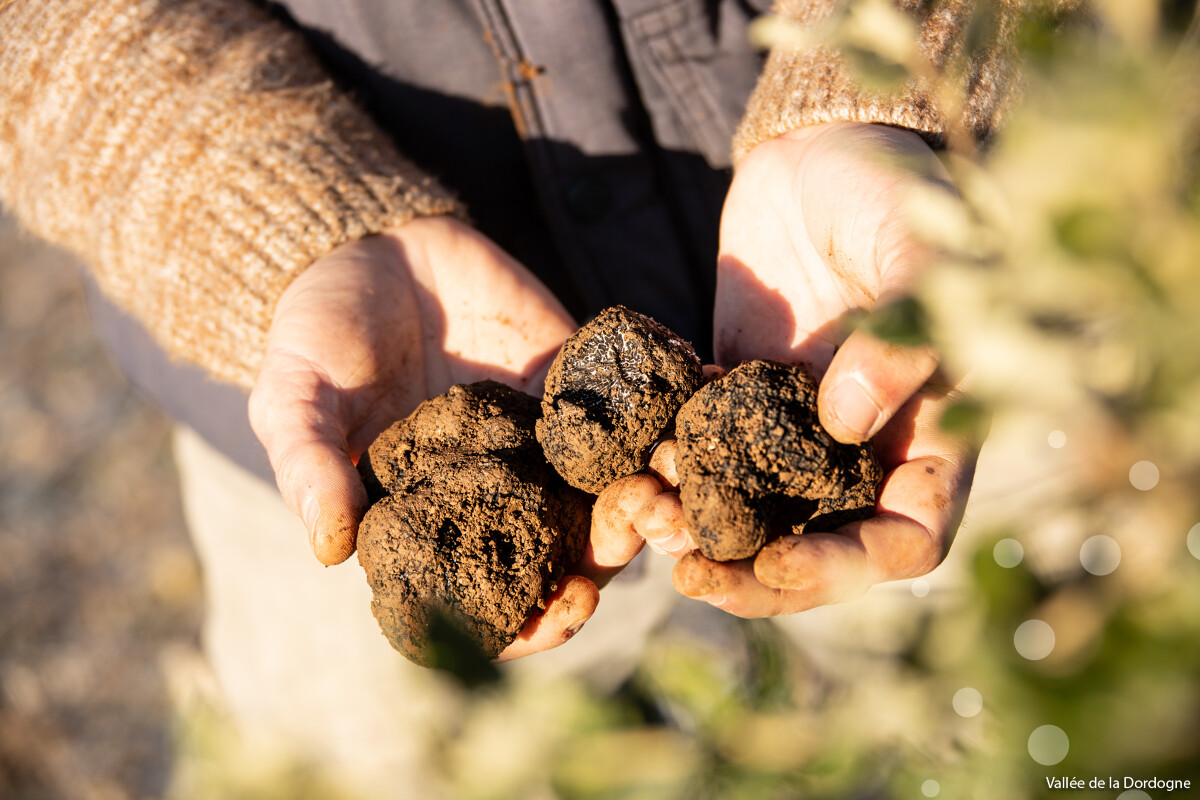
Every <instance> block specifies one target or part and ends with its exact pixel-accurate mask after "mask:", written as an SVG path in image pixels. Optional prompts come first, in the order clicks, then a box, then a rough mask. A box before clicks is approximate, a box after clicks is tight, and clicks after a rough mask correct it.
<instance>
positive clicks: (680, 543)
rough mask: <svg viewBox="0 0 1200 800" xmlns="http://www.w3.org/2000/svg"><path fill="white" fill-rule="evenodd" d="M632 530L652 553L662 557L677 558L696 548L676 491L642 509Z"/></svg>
mask: <svg viewBox="0 0 1200 800" xmlns="http://www.w3.org/2000/svg"><path fill="white" fill-rule="evenodd" d="M633 529H634V530H635V531H637V533H638V534H639V535H640V536H641V537H642V538H643V539H645V540H646V544H648V545H650V549H651V550H653V551H654V552H656V553H660V554H662V555H667V556H671V557H672V558H676V559H678V558H680V557H681V556H683V555H684V554H685V553H687V552H689V551H691V550H695V549H696V544H695V543H694V542H693V541H692V537H691V535H690V534H689V533H688V530H687V525H686V524H685V523H684V519H683V503H681V502H680V500H679V495H678V494H676V493H675V492H663V493H662V494H660V495H657V496H655V497H653V498H652V499H651V500H650V501H649V502H648V503H646V504H645V505H644V506H642V509H641V510H640V511H639V512H638V513H637V516H636V517H635V518H634V521H633Z"/></svg>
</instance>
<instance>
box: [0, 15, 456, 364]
mask: <svg viewBox="0 0 1200 800" xmlns="http://www.w3.org/2000/svg"><path fill="white" fill-rule="evenodd" d="M0 76H3V79H0V203H2V204H3V205H4V206H5V207H7V208H8V209H9V210H10V211H11V212H12V213H13V214H15V215H16V216H17V218H18V219H19V220H20V221H21V222H22V224H23V225H24V226H25V227H26V228H28V229H29V230H31V231H32V232H34V233H35V234H37V235H39V236H41V237H43V238H45V239H47V240H49V241H52V242H54V243H57V244H59V245H62V246H65V247H66V248H68V249H70V250H72V251H74V252H75V253H77V254H78V255H80V256H81V257H82V258H83V259H84V260H85V261H86V262H88V263H89V264H90V265H91V266H92V267H93V268H94V270H95V273H96V276H97V280H98V282H99V284H100V285H101V287H102V288H103V289H104V290H105V292H106V293H107V294H108V295H109V296H110V297H112V298H113V299H114V300H115V301H116V302H117V303H118V305H120V306H122V307H124V308H125V309H127V310H129V311H130V312H132V313H133V315H134V316H136V317H137V318H138V319H140V320H141V321H142V322H143V323H144V324H145V325H146V327H147V328H148V329H149V330H150V332H151V333H152V334H153V335H154V336H155V338H156V339H157V340H158V341H159V342H160V343H161V344H162V345H163V346H164V348H165V349H166V350H167V351H168V352H169V353H170V354H171V355H172V356H174V357H176V358H180V359H184V360H188V361H192V362H194V363H198V364H200V365H201V366H204V367H206V368H207V369H208V370H209V371H210V372H211V373H212V374H213V375H215V376H216V377H218V378H221V379H224V380H227V381H231V382H235V383H239V384H241V385H243V386H248V385H250V384H251V383H252V382H253V380H254V377H255V375H256V373H257V370H258V366H259V362H260V360H261V357H262V353H263V351H264V349H265V339H266V331H267V329H268V327H269V325H270V319H271V314H272V311H273V309H274V305H275V302H276V300H277V299H278V297H279V295H280V294H281V293H282V292H283V290H284V288H285V287H286V286H287V285H288V283H289V282H290V281H291V279H293V278H294V277H295V276H296V275H297V274H298V273H299V272H301V271H302V270H303V269H304V268H305V267H306V266H307V265H309V264H311V263H312V262H313V261H314V260H315V259H318V258H320V257H321V256H322V255H324V254H326V253H328V252H329V251H331V250H332V249H334V248H335V247H337V246H338V245H339V244H341V243H343V242H346V241H349V240H352V239H355V238H360V237H363V236H367V235H370V234H372V233H376V232H379V231H381V230H384V229H386V228H388V227H392V226H395V225H399V224H401V223H403V222H405V221H407V220H409V219H411V218H413V217H414V216H422V215H433V214H445V213H454V212H456V210H457V209H456V205H455V203H454V201H453V199H452V198H451V197H450V196H449V195H448V194H447V193H446V192H444V191H443V190H442V189H440V188H439V187H437V186H436V185H434V184H433V183H432V182H431V181H430V179H428V178H427V177H425V176H423V175H421V174H420V173H419V172H418V171H417V170H416V169H414V167H413V166H412V165H411V164H409V163H408V162H406V161H405V160H404V159H403V158H401V156H400V155H399V154H397V153H396V152H395V150H394V148H393V147H392V145H391V144H390V142H389V141H388V140H387V139H386V137H385V136H384V135H383V134H382V133H381V132H379V131H378V130H377V129H376V127H375V126H374V125H373V124H372V123H371V121H370V120H369V119H368V118H367V117H366V116H365V115H364V114H363V113H361V112H360V111H359V110H358V109H357V108H356V107H355V106H354V105H353V104H352V103H351V102H350V100H349V99H348V98H347V97H346V96H344V95H343V94H341V93H340V92H339V91H338V90H336V89H335V88H334V87H333V86H332V85H331V83H330V81H329V78H328V76H327V75H326V74H325V73H324V71H323V69H322V68H321V67H320V66H319V65H318V64H317V62H316V61H315V59H314V58H313V57H312V56H311V55H310V54H309V53H308V52H307V50H306V49H305V46H304V44H303V42H302V40H301V39H300V37H299V36H298V34H296V33H294V32H292V31H290V30H289V29H287V28H286V27H285V26H283V25H282V24H281V23H279V22H277V21H276V20H274V19H273V18H272V17H270V16H269V15H267V14H266V13H264V12H262V11H260V10H258V9H257V8H256V7H255V6H253V5H251V4H250V3H249V2H246V0H0Z"/></svg>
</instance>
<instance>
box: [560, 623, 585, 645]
mask: <svg viewBox="0 0 1200 800" xmlns="http://www.w3.org/2000/svg"><path fill="white" fill-rule="evenodd" d="M585 623H587V620H586V619H585V620H583V622H576V623H575V624H574V625H572V626H570V627H569V628H567V629H566V630H565V631H563V641H564V642H565V641H567V640H568V639H570V638H572V637H573V636H574V635H575V634H577V633H579V632H580V631H581V630H583V626H584V624H585Z"/></svg>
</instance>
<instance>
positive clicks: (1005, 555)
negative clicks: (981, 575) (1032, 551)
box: [992, 539, 1025, 569]
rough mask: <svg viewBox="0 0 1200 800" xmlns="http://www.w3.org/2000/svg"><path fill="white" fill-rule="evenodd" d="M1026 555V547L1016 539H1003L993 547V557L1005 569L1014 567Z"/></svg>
mask: <svg viewBox="0 0 1200 800" xmlns="http://www.w3.org/2000/svg"><path fill="white" fill-rule="evenodd" d="M1024 557H1025V548H1024V547H1022V546H1021V543H1020V542H1018V541H1017V540H1016V539H1001V540H1000V541H998V542H996V546H995V547H993V548H992V558H994V559H996V563H997V564H999V565H1000V566H1002V567H1004V568H1005V569H1012V568H1013V567H1015V566H1016V565H1017V564H1020V563H1021V559H1023V558H1024Z"/></svg>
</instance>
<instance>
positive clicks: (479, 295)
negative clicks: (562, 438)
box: [250, 217, 596, 658]
mask: <svg viewBox="0 0 1200 800" xmlns="http://www.w3.org/2000/svg"><path fill="white" fill-rule="evenodd" d="M574 327H575V325H574V323H573V321H572V320H571V317H570V315H569V314H567V312H566V311H565V310H564V309H563V308H562V306H561V305H560V304H559V303H558V301H557V300H556V299H555V298H554V297H553V296H552V295H551V294H550V293H549V291H548V290H547V289H546V288H545V287H544V286H542V284H541V283H540V282H538V280H537V279H536V278H535V277H534V276H533V275H531V274H530V273H529V272H528V271H526V270H525V269H524V268H523V267H522V266H521V265H519V264H517V263H516V262H515V261H514V260H513V259H512V258H510V257H509V256H508V255H507V254H505V253H504V252H503V251H502V250H501V249H500V248H499V247H497V246H496V245H495V244H493V243H492V242H491V241H490V240H488V239H487V238H486V237H485V236H483V235H482V234H480V233H478V232H477V231H474V230H473V229H471V228H469V227H468V226H466V225H464V224H462V223H460V222H458V221H456V220H454V219H452V218H449V217H431V218H424V219H416V220H413V221H411V222H408V223H406V224H405V225H403V226H401V227H399V228H396V229H394V230H392V231H390V232H388V233H385V234H382V235H379V236H372V237H369V238H366V239H362V240H359V241H355V242H352V243H349V244H347V245H344V246H343V247H341V248H339V249H338V250H336V251H334V252H333V253H331V254H329V255H328V256H326V257H325V258H322V259H321V260H319V261H317V262H316V263H315V264H313V265H312V266H311V267H309V268H308V269H307V270H305V272H304V273H303V274H301V275H300V276H299V277H297V278H296V280H295V281H294V282H293V283H292V284H291V285H290V286H289V287H288V289H287V290H286V291H285V292H284V293H283V295H282V297H281V298H280V300H279V303H278V305H277V306H276V309H275V315H274V318H273V320H272V323H271V330H270V334H269V337H268V344H267V352H266V355H265V357H264V359H263V367H262V371H261V372H260V374H259V377H258V380H257V382H256V383H255V386H254V391H253V392H252V394H251V396H250V421H251V424H252V426H253V428H254V431H255V433H256V434H257V435H258V437H259V439H260V440H261V441H262V443H263V445H264V446H265V448H266V450H267V455H268V456H269V457H270V460H271V465H272V467H273V469H274V470H275V477H276V480H277V482H278V484H279V489H280V492H281V493H282V495H283V499H284V501H285V502H286V503H287V505H288V507H289V508H290V509H291V510H292V511H293V512H295V513H296V514H297V515H298V516H299V517H300V518H301V519H302V520H303V521H304V524H305V526H306V527H307V528H308V534H309V543H310V545H311V546H312V549H313V552H314V554H315V555H316V557H317V559H318V560H320V561H321V563H323V564H326V565H332V564H338V563H341V562H342V561H345V560H346V559H347V558H349V557H350V555H351V554H353V552H354V549H355V538H356V536H357V532H358V525H359V522H360V521H361V520H362V517H363V514H364V513H365V511H366V509H367V494H366V490H365V489H364V487H363V484H362V481H361V479H360V478H359V475H358V471H357V470H356V469H355V464H356V463H357V461H358V458H359V456H360V455H361V454H362V453H363V452H364V451H365V450H366V448H367V447H368V446H369V445H370V443H371V442H372V441H374V439H375V437H376V436H377V435H379V433H380V432H382V431H383V430H384V429H385V428H386V427H388V426H389V425H391V424H392V422H394V421H395V420H397V419H400V418H402V417H405V416H407V415H408V414H409V413H410V412H411V411H412V410H413V409H414V408H416V406H417V405H418V404H419V403H420V402H421V401H422V400H424V399H426V398H427V397H432V396H435V395H438V394H441V393H442V392H444V391H446V390H447V389H449V388H450V386H452V385H453V384H456V383H472V382H475V381H479V380H483V379H485V378H492V379H494V380H498V381H501V382H503V383H506V384H508V385H510V386H512V387H514V388H516V389H521V390H523V391H528V392H530V393H533V394H537V395H540V394H541V391H542V389H541V383H542V381H543V380H544V379H545V372H546V370H547V369H548V367H549V363H550V361H551V359H552V358H553V357H554V354H555V353H556V352H557V351H558V348H559V347H560V346H561V344H562V342H563V341H564V340H565V339H566V337H567V336H569V335H570V334H571V332H572V331H573V330H574ZM595 606H596V588H595V586H594V584H593V583H592V582H591V581H590V580H588V579H586V578H582V577H568V578H564V579H563V581H561V582H560V586H559V590H558V591H557V592H556V593H555V595H554V596H553V597H552V598H551V599H550V602H549V604H548V606H547V609H546V612H545V613H544V614H542V615H541V616H539V617H536V618H534V619H531V620H530V623H529V625H527V626H526V629H525V630H524V631H522V633H521V635H520V637H518V639H517V641H516V642H515V643H514V644H513V645H512V646H510V647H509V648H508V650H506V651H505V652H504V653H503V654H501V658H513V657H517V656H519V655H525V654H527V653H531V652H536V651H538V650H542V649H547V648H548V647H552V646H554V645H557V644H560V643H561V642H562V641H564V640H565V638H569V635H570V633H571V632H572V631H574V630H577V628H578V626H579V625H582V623H583V621H584V620H586V619H587V618H588V617H590V616H591V614H592V612H593V611H594V610H595Z"/></svg>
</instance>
